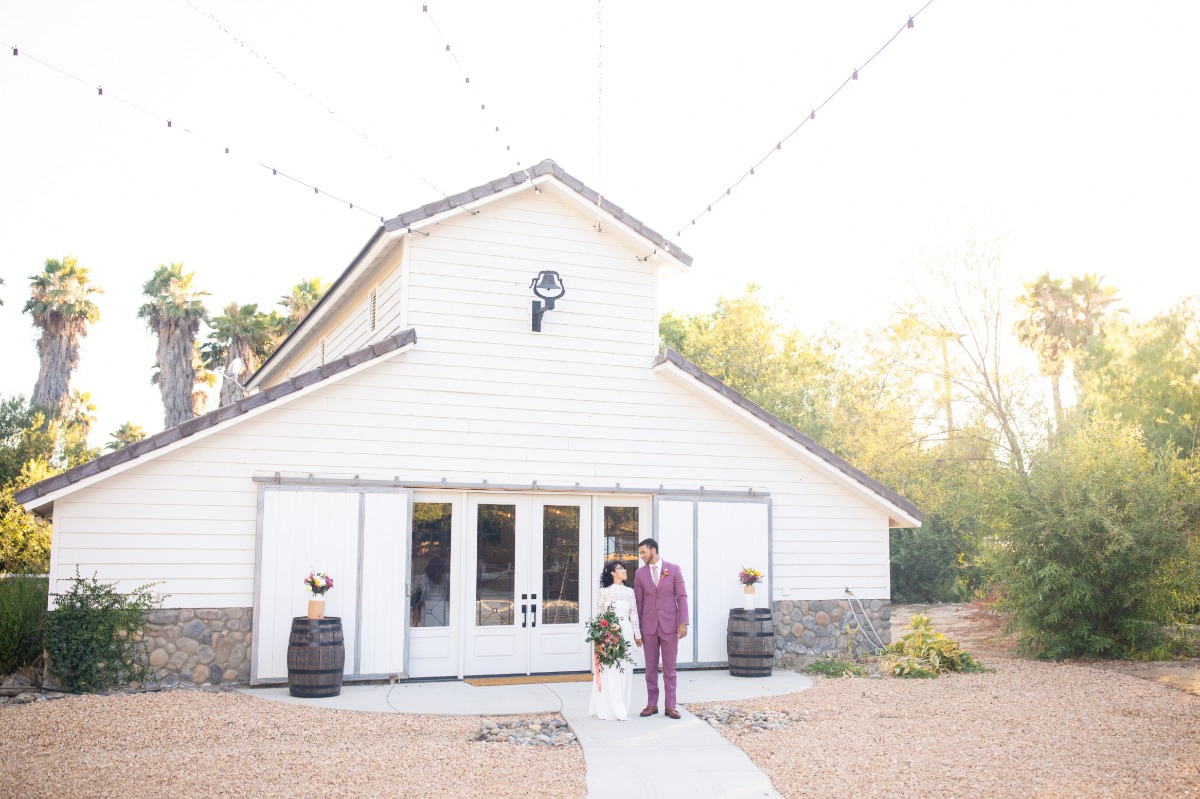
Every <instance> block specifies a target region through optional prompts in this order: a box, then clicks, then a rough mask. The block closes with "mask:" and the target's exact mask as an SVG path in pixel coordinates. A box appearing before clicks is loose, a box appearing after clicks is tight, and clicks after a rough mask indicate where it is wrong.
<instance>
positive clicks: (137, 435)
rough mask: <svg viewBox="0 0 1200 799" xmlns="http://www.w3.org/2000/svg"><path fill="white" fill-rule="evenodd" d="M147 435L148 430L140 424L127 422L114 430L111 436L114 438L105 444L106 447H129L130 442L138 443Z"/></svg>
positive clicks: (114, 448) (113, 448)
mask: <svg viewBox="0 0 1200 799" xmlns="http://www.w3.org/2000/svg"><path fill="white" fill-rule="evenodd" d="M145 437H146V431H145V430H143V429H142V426H141V425H140V424H134V423H133V422H125V423H124V424H122V425H121V426H120V427H118V428H117V429H116V430H115V431H114V432H113V434H112V435H111V436H110V438H112V440H111V441H109V442H108V443H107V444H105V445H104V448H105V449H112V450H117V449H120V448H121V447H128V446H129V445H130V444H136V443H137V442H139V441H141V440H142V439H143V438H145Z"/></svg>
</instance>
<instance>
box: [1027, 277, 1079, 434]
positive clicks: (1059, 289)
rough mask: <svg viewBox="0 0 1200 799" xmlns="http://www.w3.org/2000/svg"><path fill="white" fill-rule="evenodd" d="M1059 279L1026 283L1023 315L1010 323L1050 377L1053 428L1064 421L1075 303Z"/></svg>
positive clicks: (1041, 369)
mask: <svg viewBox="0 0 1200 799" xmlns="http://www.w3.org/2000/svg"><path fill="white" fill-rule="evenodd" d="M1073 300H1074V298H1073V297H1072V295H1071V293H1070V292H1069V291H1068V290H1067V288H1066V286H1065V285H1064V283H1063V280H1062V278H1052V277H1050V273H1049V272H1047V273H1046V274H1044V275H1042V276H1041V277H1039V278H1038V279H1037V280H1034V281H1031V282H1029V283H1026V284H1025V293H1024V294H1023V295H1021V297H1020V299H1018V300H1017V305H1018V306H1020V308H1021V311H1022V312H1023V314H1024V315H1023V316H1022V317H1021V318H1020V319H1018V320H1017V322H1016V324H1015V325H1014V326H1013V327H1014V329H1015V331H1016V334H1017V340H1018V341H1020V342H1021V343H1022V344H1024V345H1025V346H1026V347H1029V349H1031V350H1033V353H1034V355H1036V356H1037V361H1038V370H1039V371H1040V372H1041V373H1042V374H1043V375H1044V376H1046V377H1048V378H1050V392H1051V394H1052V396H1053V397H1054V420H1055V423H1056V427H1061V426H1062V423H1063V407H1062V385H1061V383H1062V376H1063V373H1064V372H1065V371H1066V369H1067V361H1068V360H1069V359H1070V357H1071V350H1072V346H1071V328H1072V324H1073V321H1074V318H1075V303H1074V301H1073Z"/></svg>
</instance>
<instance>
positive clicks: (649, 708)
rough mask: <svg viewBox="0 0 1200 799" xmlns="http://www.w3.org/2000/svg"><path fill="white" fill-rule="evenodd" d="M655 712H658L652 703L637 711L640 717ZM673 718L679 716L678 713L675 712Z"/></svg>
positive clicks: (651, 714)
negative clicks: (639, 711)
mask: <svg viewBox="0 0 1200 799" xmlns="http://www.w3.org/2000/svg"><path fill="white" fill-rule="evenodd" d="M667 712H668V713H669V712H670V711H667ZM657 713H658V708H657V707H655V706H654V705H651V706H649V707H647V708H646V709H645V710H643V711H642V712H641V713H639V714H638V715H639V716H641V717H642V718H646V717H647V716H653V715H655V714H657ZM675 718H679V715H678V714H676V715H675Z"/></svg>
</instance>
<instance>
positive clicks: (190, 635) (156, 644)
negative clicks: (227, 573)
mask: <svg viewBox="0 0 1200 799" xmlns="http://www.w3.org/2000/svg"><path fill="white" fill-rule="evenodd" d="M253 618H254V611H253V609H252V608H171V609H160V610H152V611H150V612H149V613H148V614H146V624H145V626H144V627H143V628H142V638H143V640H144V641H145V642H146V648H147V650H148V658H149V664H150V666H151V667H152V668H154V669H155V670H157V672H158V680H157V681H156V682H154V683H149V684H147V686H146V687H154V686H162V687H167V688H169V687H173V686H176V685H179V684H180V683H193V684H195V685H205V684H211V685H220V684H221V683H249V682H250V645H251V642H252V639H251V637H252V630H251V629H250V628H251V626H252V624H251V623H252V620H253Z"/></svg>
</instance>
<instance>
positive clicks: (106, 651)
mask: <svg viewBox="0 0 1200 799" xmlns="http://www.w3.org/2000/svg"><path fill="white" fill-rule="evenodd" d="M155 585H156V583H154V584H150V585H144V586H142V587H140V588H138V589H136V590H134V592H133V593H131V594H122V593H120V592H118V591H117V590H116V587H115V586H113V585H108V584H105V583H100V582H98V581H97V580H96V576H95V574H93V575H92V577H91V578H90V579H85V578H82V577H80V576H79V571H78V569H77V570H76V571H75V577H74V578H73V579H72V581H71V587H70V589H69V590H68V591H67V592H66V593H63V594H55V595H54V596H55V600H56V602H57V606H56V607H55V609H54V610H53V611H51V612H50V616H49V621H48V624H47V629H46V651H47V655H48V657H49V662H48V663H47V664H46V665H47V668H48V670H49V671H51V672H52V673H53V674H54V675H55V676H57V677H58V678H59V681H60V683H61V685H62V687H63V688H64V689H65V690H68V691H84V692H86V691H100V690H104V689H106V688H114V687H117V686H120V685H125V684H128V683H130V682H133V681H139V682H144V681H145V680H146V679H147V678H148V677H150V676H151V672H150V669H148V668H147V667H146V666H145V665H144V663H145V656H146V651H145V645H144V644H143V643H142V640H141V627H142V623H143V621H144V620H145V617H146V613H147V612H148V611H150V610H152V609H154V608H155V607H156V606H157V605H158V604H159V603H156V602H154V601H153V600H152V599H151V598H150V589H152V588H153V587H154V586H155Z"/></svg>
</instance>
